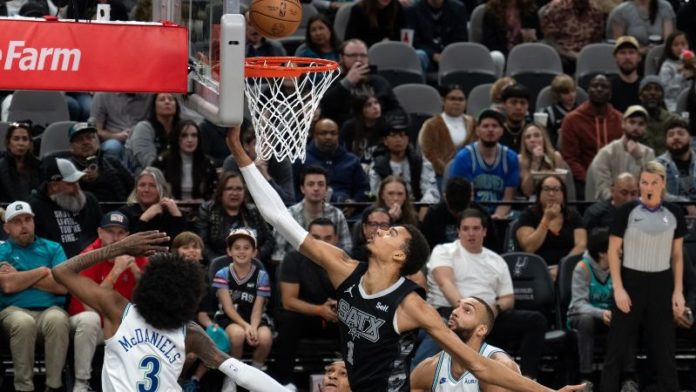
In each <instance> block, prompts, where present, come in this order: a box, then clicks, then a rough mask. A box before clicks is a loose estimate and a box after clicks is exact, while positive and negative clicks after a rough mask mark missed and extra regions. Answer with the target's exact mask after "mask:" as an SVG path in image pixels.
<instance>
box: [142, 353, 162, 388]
mask: <svg viewBox="0 0 696 392" xmlns="http://www.w3.org/2000/svg"><path fill="white" fill-rule="evenodd" d="M139 367H140V369H143V370H144V373H145V375H144V376H145V379H144V380H143V381H138V384H137V386H138V392H154V391H156V390H157V388H158V387H159V378H157V375H158V374H159V371H160V361H159V359H157V358H156V357H145V358H143V360H142V361H140V365H139Z"/></svg>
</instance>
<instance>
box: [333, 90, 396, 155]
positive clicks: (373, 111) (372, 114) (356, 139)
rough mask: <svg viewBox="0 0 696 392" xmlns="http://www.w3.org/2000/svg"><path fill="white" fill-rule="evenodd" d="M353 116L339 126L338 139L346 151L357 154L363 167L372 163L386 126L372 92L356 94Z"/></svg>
mask: <svg viewBox="0 0 696 392" xmlns="http://www.w3.org/2000/svg"><path fill="white" fill-rule="evenodd" d="M352 109H353V118H351V119H350V120H348V121H346V122H345V123H344V124H343V126H342V127H341V133H340V139H341V142H342V143H343V144H344V145H345V147H346V149H348V151H350V152H352V153H353V154H355V155H357V156H358V158H360V162H361V163H362V164H363V166H364V167H369V165H370V164H371V163H372V158H373V153H374V151H375V148H377V146H378V145H379V142H380V139H381V135H382V130H383V129H384V127H385V126H386V123H385V121H384V117H383V116H382V105H381V104H380V102H379V99H377V97H376V96H375V95H374V93H372V92H368V93H366V94H357V95H356V96H355V97H354V98H353V101H352Z"/></svg>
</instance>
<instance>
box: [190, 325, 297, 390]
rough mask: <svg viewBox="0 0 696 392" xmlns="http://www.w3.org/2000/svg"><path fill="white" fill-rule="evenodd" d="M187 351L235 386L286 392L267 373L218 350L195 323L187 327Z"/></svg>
mask: <svg viewBox="0 0 696 392" xmlns="http://www.w3.org/2000/svg"><path fill="white" fill-rule="evenodd" d="M186 351H187V352H191V353H194V354H196V356H198V358H199V359H200V360H201V361H202V362H203V364H204V365H205V366H206V367H208V368H211V369H219V370H220V371H221V372H222V373H224V374H225V375H226V376H227V377H229V378H230V379H232V381H233V382H234V383H235V384H237V385H241V386H242V387H244V388H246V389H247V390H249V391H251V392H276V391H285V390H286V389H285V388H284V387H283V386H282V385H280V384H279V383H278V382H277V381H276V380H274V379H272V378H271V377H270V376H269V375H267V374H266V373H264V372H262V371H260V370H259V369H256V368H255V367H253V366H249V365H247V364H245V363H243V362H240V361H238V360H236V359H234V358H232V357H230V356H229V355H227V354H226V353H224V352H222V351H220V350H218V348H217V347H216V346H215V343H213V341H212V340H211V339H210V337H208V335H207V334H206V333H205V331H204V330H203V328H201V327H200V326H199V325H198V324H196V323H194V322H193V321H191V322H189V323H188V325H187V326H186Z"/></svg>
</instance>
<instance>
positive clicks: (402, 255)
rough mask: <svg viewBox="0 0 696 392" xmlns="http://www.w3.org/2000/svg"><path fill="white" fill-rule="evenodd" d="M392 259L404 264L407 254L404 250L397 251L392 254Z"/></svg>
mask: <svg viewBox="0 0 696 392" xmlns="http://www.w3.org/2000/svg"><path fill="white" fill-rule="evenodd" d="M392 259H393V260H394V261H396V262H397V263H399V264H403V263H405V262H406V252H404V251H403V249H397V250H395V251H394V252H392Z"/></svg>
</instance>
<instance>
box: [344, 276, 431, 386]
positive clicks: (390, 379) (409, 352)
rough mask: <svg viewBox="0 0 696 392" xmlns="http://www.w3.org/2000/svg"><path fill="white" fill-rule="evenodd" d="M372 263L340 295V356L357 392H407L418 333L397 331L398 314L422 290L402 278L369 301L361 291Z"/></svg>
mask: <svg viewBox="0 0 696 392" xmlns="http://www.w3.org/2000/svg"><path fill="white" fill-rule="evenodd" d="M366 271H367V263H359V264H358V267H357V268H356V269H355V271H353V273H352V274H351V275H350V276H349V277H348V278H347V279H346V280H345V281H344V282H343V283H341V285H340V286H338V289H337V290H336V292H337V295H338V319H339V327H340V331H341V354H342V356H343V359H344V360H345V362H346V368H347V370H348V380H349V381H350V387H351V389H352V390H354V391H361V392H365V391H375V392H376V391H380V392H383V391H389V392H396V391H408V390H410V385H409V371H410V367H411V358H412V356H413V354H414V352H413V348H414V342H415V338H416V334H417V332H416V331H409V332H405V333H398V332H397V331H396V327H397V325H396V322H395V317H396V309H397V307H398V306H399V304H401V301H402V300H403V299H404V298H405V297H406V295H408V294H409V293H411V292H413V291H417V292H418V294H420V295H421V296H422V295H423V290H422V289H421V288H420V287H419V286H418V285H416V284H415V283H413V282H411V281H410V280H408V279H406V278H404V277H402V278H400V279H399V280H398V281H397V282H396V283H394V284H393V285H392V286H391V287H389V288H387V289H385V290H382V291H380V292H378V293H375V294H372V295H368V294H366V293H365V292H364V290H363V289H362V286H361V281H362V277H363V275H364V274H365V272H366Z"/></svg>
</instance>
